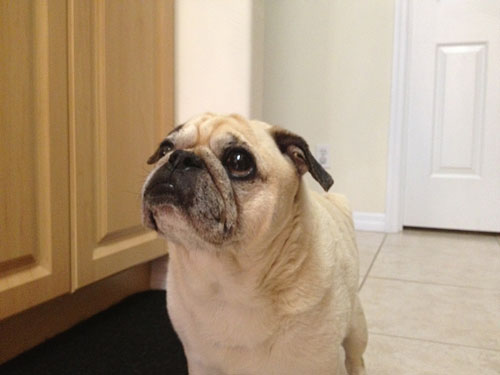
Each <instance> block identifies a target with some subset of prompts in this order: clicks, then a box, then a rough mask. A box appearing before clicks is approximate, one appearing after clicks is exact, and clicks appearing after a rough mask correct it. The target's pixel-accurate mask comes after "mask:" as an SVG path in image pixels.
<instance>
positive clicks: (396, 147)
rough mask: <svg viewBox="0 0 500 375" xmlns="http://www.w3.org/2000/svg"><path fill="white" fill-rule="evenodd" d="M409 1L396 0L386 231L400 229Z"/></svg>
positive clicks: (403, 175) (402, 201) (401, 220)
mask: <svg viewBox="0 0 500 375" xmlns="http://www.w3.org/2000/svg"><path fill="white" fill-rule="evenodd" d="M410 1H411V0H397V1H396V8H395V20H394V21H395V22H394V55H393V68H392V89H391V123H390V127H389V145H388V147H389V150H388V161H387V191H386V207H385V212H386V227H385V228H384V229H385V231H386V232H399V231H401V230H402V229H403V208H404V190H405V171H406V144H407V139H406V138H407V137H406V135H407V97H408V84H407V82H408V69H407V61H409V59H408V53H409V50H410V22H411V20H410V16H411V15H410Z"/></svg>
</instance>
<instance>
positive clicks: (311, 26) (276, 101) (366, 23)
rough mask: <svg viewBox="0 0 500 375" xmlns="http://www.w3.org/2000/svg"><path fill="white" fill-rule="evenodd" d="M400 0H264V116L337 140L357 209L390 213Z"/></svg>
mask: <svg viewBox="0 0 500 375" xmlns="http://www.w3.org/2000/svg"><path fill="white" fill-rule="evenodd" d="M394 3H395V0H376V1H374V0H355V1H354V0H315V1H304V0H273V1H266V2H265V34H264V36H265V38H264V41H265V48H264V104H263V117H264V119H265V120H266V121H269V122H272V123H276V124H281V125H283V126H285V127H287V128H289V129H290V130H293V131H295V132H297V133H299V134H300V135H302V136H304V137H305V138H306V139H307V140H308V141H309V144H310V146H311V148H312V149H313V150H314V149H315V145H316V144H317V143H328V144H330V145H331V149H330V150H331V166H332V167H331V170H330V172H331V173H332V175H333V177H334V179H335V185H334V187H333V191H337V192H342V193H345V194H346V195H348V197H349V199H350V201H351V203H352V206H353V209H354V210H355V211H357V212H373V213H383V212H384V211H385V194H386V174H387V144H388V129H389V121H390V99H391V98H390V91H391V69H392V48H393V40H392V39H393V27H394Z"/></svg>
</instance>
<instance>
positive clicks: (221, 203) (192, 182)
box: [143, 114, 333, 249]
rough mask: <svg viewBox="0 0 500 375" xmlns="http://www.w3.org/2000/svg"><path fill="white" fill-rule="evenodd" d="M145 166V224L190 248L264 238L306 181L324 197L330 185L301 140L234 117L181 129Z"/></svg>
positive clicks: (205, 118) (210, 118)
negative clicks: (304, 177) (148, 167)
mask: <svg viewBox="0 0 500 375" xmlns="http://www.w3.org/2000/svg"><path fill="white" fill-rule="evenodd" d="M148 163H150V164H153V163H155V164H156V166H155V168H154V169H153V171H152V172H151V173H150V175H149V176H148V178H147V180H146V182H145V184H144V187H143V219H144V223H145V225H146V226H148V227H150V228H152V229H154V230H156V231H158V232H159V233H160V234H162V235H164V236H165V237H167V238H168V239H170V240H172V241H174V242H177V243H181V244H183V245H185V246H187V247H213V248H216V249H220V248H222V247H224V245H227V244H231V245H232V246H238V244H240V245H244V244H245V243H248V242H249V241H251V240H256V239H262V238H266V237H267V235H268V234H269V233H273V232H272V231H274V230H276V229H277V228H278V227H279V226H280V223H283V222H284V220H285V219H286V218H287V217H288V216H289V215H290V212H291V210H292V206H293V202H294V197H295V195H296V194H297V191H298V187H299V183H300V178H301V176H302V174H304V173H305V172H306V171H309V172H311V174H312V175H313V177H314V178H315V179H316V180H318V181H319V182H320V184H321V185H322V186H323V188H324V189H325V190H327V189H328V188H329V187H330V186H331V184H332V183H333V181H332V179H331V177H330V175H329V174H328V173H327V172H326V171H324V170H323V168H322V167H321V166H320V165H319V164H318V163H317V162H316V160H315V159H314V158H313V157H312V155H311V153H310V151H309V147H308V146H307V144H306V143H305V141H304V140H303V139H302V138H300V137H298V136H296V135H294V134H291V133H289V132H287V131H285V130H283V129H280V128H277V127H273V126H271V125H268V124H265V123H262V122H256V121H252V122H248V121H246V120H245V119H243V118H241V117H239V116H237V115H233V116H217V115H213V114H204V115H202V116H199V117H196V118H194V119H192V120H191V121H189V122H187V123H185V124H184V125H181V126H178V127H177V128H175V129H174V130H173V131H172V132H171V133H170V134H169V135H168V136H167V137H166V138H165V139H164V140H163V142H161V143H160V145H159V147H158V149H157V150H156V152H155V153H154V154H153V155H152V156H151V157H150V158H149V160H148Z"/></svg>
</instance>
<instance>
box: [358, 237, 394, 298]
mask: <svg viewBox="0 0 500 375" xmlns="http://www.w3.org/2000/svg"><path fill="white" fill-rule="evenodd" d="M386 238H387V233H385V234H384V238H382V241H381V242H380V245H379V246H378V249H377V252H376V253H375V256H374V257H373V259H372V262H371V263H370V267H368V270H367V271H366V274H365V276H364V277H363V281H361V284H360V286H359V288H358V292H359V291H360V290H361V288H362V287H363V285H365V281H366V279H367V278H368V275H369V274H370V271H371V270H372V267H373V264H374V263H375V261H376V260H377V257H378V254H379V253H380V251H381V250H382V246H384V243H385V239H386Z"/></svg>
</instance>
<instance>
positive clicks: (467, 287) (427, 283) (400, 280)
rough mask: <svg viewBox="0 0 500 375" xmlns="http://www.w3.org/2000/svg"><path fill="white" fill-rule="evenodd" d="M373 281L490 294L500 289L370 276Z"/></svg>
mask: <svg viewBox="0 0 500 375" xmlns="http://www.w3.org/2000/svg"><path fill="white" fill-rule="evenodd" d="M370 278H371V279H378V280H390V281H399V282H402V283H414V284H422V285H433V286H446V287H451V288H461V289H474V290H484V291H490V292H498V291H499V290H500V289H498V288H496V289H495V288H482V287H478V286H467V285H453V284H445V283H439V282H438V283H436V282H432V281H420V280H408V279H397V278H395V277H384V276H370Z"/></svg>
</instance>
